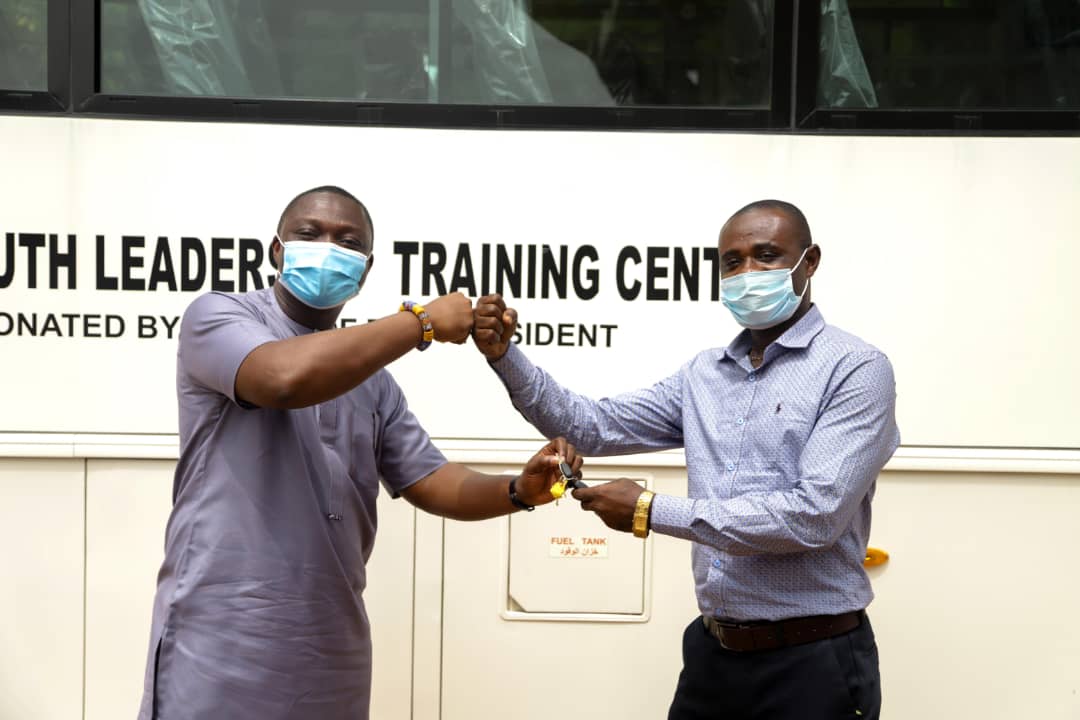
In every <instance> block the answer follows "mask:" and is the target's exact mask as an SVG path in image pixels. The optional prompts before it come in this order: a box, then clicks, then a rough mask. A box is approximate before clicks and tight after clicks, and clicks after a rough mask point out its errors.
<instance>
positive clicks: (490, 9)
mask: <svg viewBox="0 0 1080 720" xmlns="http://www.w3.org/2000/svg"><path fill="white" fill-rule="evenodd" d="M101 5H102V10H101V48H102V50H101V52H102V62H101V78H100V82H101V89H102V90H103V91H104V92H110V93H133V94H159V93H167V94H174V95H210V96H234V97H288V98H332V99H348V100H370V101H404V102H439V103H479V104H485V105H486V104H499V103H507V104H554V105H601V106H603V105H614V104H619V105H681V106H723V107H767V106H768V98H769V93H770V89H769V85H770V77H771V35H772V1H771V0H686V1H684V2H676V3H672V2H660V1H659V0H651V1H650V0H629V1H627V0H559V1H552V0H533V1H532V2H526V1H525V0H443V1H442V2H431V1H430V0H420V1H418V0H318V1H317V2H303V3H298V2H293V1H292V0H289V1H286V0H245V2H225V0H105V1H104V2H102V3H101Z"/></svg>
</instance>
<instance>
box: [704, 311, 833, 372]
mask: <svg viewBox="0 0 1080 720" xmlns="http://www.w3.org/2000/svg"><path fill="white" fill-rule="evenodd" d="M823 329H825V318H824V317H822V315H821V311H820V310H818V307H817V305H811V306H810V309H809V310H808V311H807V313H806V314H805V315H803V316H802V317H801V318H799V321H798V322H797V323H795V324H794V325H792V326H791V327H789V328H788V329H787V330H785V331H784V334H783V335H781V336H780V337H778V338H776V340H774V341H773V345H779V346H781V347H784V348H787V349H788V350H792V349H795V348H806V347H809V346H810V342H811V341H812V340H813V339H814V338H815V337H816V336H817V334H818V333H820V332H821V331H822V330H823ZM748 352H750V331H749V330H743V331H742V332H740V333H739V334H738V335H736V336H735V339H734V340H732V341H731V342H730V343H729V344H728V346H727V347H726V348H724V352H723V353H722V354H721V356H720V359H721V360H733V361H735V362H738V361H739V358H743V357H746V354H747V353H748Z"/></svg>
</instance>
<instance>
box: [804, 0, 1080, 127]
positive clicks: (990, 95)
mask: <svg viewBox="0 0 1080 720" xmlns="http://www.w3.org/2000/svg"><path fill="white" fill-rule="evenodd" d="M841 2H842V0H841ZM829 4H840V3H839V2H837V3H833V2H831V0H830V1H829ZM850 5H851V7H850V11H851V21H852V23H853V25H854V30H855V34H856V35H857V38H858V39H857V43H858V45H859V46H861V49H862V53H863V54H864V56H865V61H866V64H865V71H866V73H867V78H868V80H869V82H870V85H871V86H872V90H871V91H872V93H873V94H874V96H875V97H876V101H877V104H878V105H877V106H878V107H881V108H910V109H920V108H942V107H947V108H958V107H959V108H984V109H1008V108H1042V109H1071V108H1076V107H1080V3H1078V2H1076V0H963V1H962V2H942V1H941V0H920V1H918V2H904V3H896V2H890V1H889V0H850ZM831 30H832V28H831V26H830V23H828V22H825V21H824V18H823V24H822V26H821V33H822V36H821V41H822V43H823V44H825V43H826V42H827V41H828V33H829V32H830V31H831ZM821 77H825V68H822V75H821ZM818 99H819V105H820V106H823V107H838V106H841V105H842V104H843V103H841V102H838V101H837V100H838V99H837V97H835V96H829V94H828V93H823V92H822V91H821V89H820V88H819V93H818ZM866 107H871V106H870V105H867V106H866Z"/></svg>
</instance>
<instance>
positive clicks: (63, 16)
mask: <svg viewBox="0 0 1080 720" xmlns="http://www.w3.org/2000/svg"><path fill="white" fill-rule="evenodd" d="M69 3H70V0H47V4H46V10H45V18H46V20H45V22H46V28H45V45H46V47H45V74H46V83H45V84H46V88H45V89H44V90H13V89H9V88H2V87H0V112H4V113H8V112H10V113H34V114H37V113H59V112H64V111H66V110H68V108H69V101H70V97H71V93H70V87H71V86H70V82H71V68H70V67H69V64H68V63H69V62H70V58H71V53H70V51H69V50H70V48H69V45H68V38H69V37H70V28H69V25H68V23H69V22H70V18H71V12H70V7H69Z"/></svg>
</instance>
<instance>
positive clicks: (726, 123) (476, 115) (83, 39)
mask: <svg viewBox="0 0 1080 720" xmlns="http://www.w3.org/2000/svg"><path fill="white" fill-rule="evenodd" d="M70 1H71V3H72V24H73V26H74V27H77V28H80V33H79V35H78V36H73V37H72V94H73V97H74V103H73V105H74V112H76V113H79V114H84V115H97V116H107V117H132V116H134V117H144V118H151V117H156V118H162V117H165V118H169V119H183V120H209V121H219V122H224V121H239V122H271V123H274V122H280V123H315V124H324V125H379V126H391V127H432V128H472V129H484V128H520V129H533V130H537V129H570V130H573V129H578V130H590V129H591V130H688V129H693V130H738V131H744V132H745V131H750V130H770V129H773V130H775V129H783V128H786V127H788V125H789V124H790V104H791V98H792V95H791V70H792V57H791V46H792V41H791V32H792V29H793V27H794V14H793V10H794V8H793V6H792V5H791V4H790V3H786V2H779V3H777V4H776V11H775V12H776V14H775V19H774V22H773V38H772V72H771V73H770V88H769V94H770V107H769V108H725V107H679V106H626V105H623V106H614V107H571V106H559V105H467V104H437V103H405V102H357V101H355V100H308V99H285V98H250V97H242V98H241V97H202V96H161V95H125V94H113V93H102V92H100V91H99V88H100V63H99V60H100V57H101V54H100V52H99V51H100V47H99V43H100V35H99V32H98V17H99V14H98V13H99V5H100V1H99V0H70ZM451 16H452V11H451V6H450V0H440V13H439V17H440V21H441V22H442V23H444V26H443V27H442V28H441V34H442V35H443V36H444V37H445V36H447V35H449V22H450V19H451ZM88 30H92V32H87V31H88ZM439 51H440V53H441V56H440V58H439V60H440V66H441V67H450V57H449V48H448V47H440V49H439ZM443 78H445V74H441V78H440V79H443Z"/></svg>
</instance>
